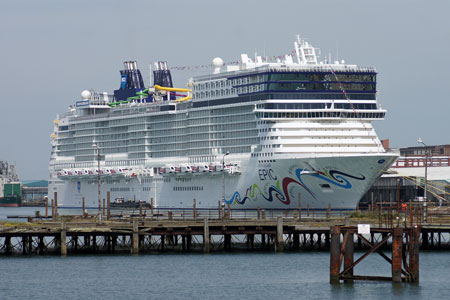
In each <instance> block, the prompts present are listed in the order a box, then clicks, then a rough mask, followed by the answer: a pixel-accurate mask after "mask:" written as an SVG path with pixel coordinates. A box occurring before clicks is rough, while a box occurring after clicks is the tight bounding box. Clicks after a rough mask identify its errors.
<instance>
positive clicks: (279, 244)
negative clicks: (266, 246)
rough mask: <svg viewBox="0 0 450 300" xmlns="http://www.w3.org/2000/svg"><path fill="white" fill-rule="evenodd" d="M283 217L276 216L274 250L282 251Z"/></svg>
mask: <svg viewBox="0 0 450 300" xmlns="http://www.w3.org/2000/svg"><path fill="white" fill-rule="evenodd" d="M283 244H284V241H283V217H282V216H278V218H277V241H276V251H277V252H283Z"/></svg>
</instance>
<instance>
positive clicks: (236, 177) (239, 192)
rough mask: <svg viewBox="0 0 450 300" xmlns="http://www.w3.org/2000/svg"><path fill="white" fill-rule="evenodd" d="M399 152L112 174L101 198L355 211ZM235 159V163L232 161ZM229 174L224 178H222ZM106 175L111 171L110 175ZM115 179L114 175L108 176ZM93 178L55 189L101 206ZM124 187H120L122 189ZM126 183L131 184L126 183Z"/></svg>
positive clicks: (74, 203) (75, 203) (67, 202)
mask: <svg viewBox="0 0 450 300" xmlns="http://www.w3.org/2000/svg"><path fill="white" fill-rule="evenodd" d="M396 157H397V156H396V155H391V154H377V155H375V154H374V155H366V156H348V157H345V156H341V157H318V158H298V159H288V158H286V159H283V158H281V159H273V160H268V161H261V160H259V161H258V160H257V159H253V158H250V159H244V158H243V159H241V160H240V163H241V170H242V172H241V173H236V174H230V173H225V174H223V173H222V172H221V171H216V172H197V173H183V172H181V173H166V174H164V175H158V176H153V177H152V176H150V175H147V176H143V177H140V178H138V177H128V178H126V177H107V178H105V180H103V182H104V183H102V185H101V193H102V195H101V197H102V198H106V193H107V192H110V195H111V201H112V202H114V201H116V200H117V199H123V200H132V201H139V200H142V201H146V202H147V203H151V201H152V200H153V202H154V203H155V206H156V207H159V208H161V209H164V208H168V209H177V208H186V207H192V203H193V199H195V200H196V205H197V208H203V209H205V208H206V209H217V206H218V202H219V201H222V185H223V187H224V188H225V195H224V197H225V202H226V204H231V205H232V206H233V208H236V209H255V208H266V209H286V208H288V209H296V208H298V206H299V203H298V199H299V194H300V195H301V205H302V207H306V206H307V205H309V207H310V208H311V209H326V208H327V207H328V205H331V208H332V209H354V208H355V207H356V205H357V203H358V202H359V200H360V199H361V197H362V196H363V195H364V194H365V193H366V191H367V190H368V189H369V188H370V186H371V185H372V184H373V182H374V181H375V180H376V178H377V177H378V176H379V175H380V174H382V172H383V171H384V170H386V169H387V168H388V167H389V166H390V165H391V163H392V162H393V160H394V159H395V158H396ZM230 163H232V162H231V161H230ZM222 175H223V176H222ZM104 176H106V175H104ZM108 178H110V179H108ZM95 183H96V181H95V180H93V179H92V178H89V177H88V178H86V179H84V178H79V179H76V180H67V181H66V182H65V184H63V185H59V186H57V189H56V190H55V191H57V192H58V194H59V195H64V197H61V199H58V202H59V201H61V202H60V203H61V204H60V206H61V207H72V208H79V207H82V199H83V198H84V199H86V207H92V208H95V207H98V200H97V199H98V187H97V184H95ZM118 186H120V188H118ZM124 186H125V187H124Z"/></svg>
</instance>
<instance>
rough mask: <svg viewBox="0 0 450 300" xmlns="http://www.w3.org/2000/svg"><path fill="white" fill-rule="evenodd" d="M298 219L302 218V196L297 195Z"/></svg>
mask: <svg viewBox="0 0 450 300" xmlns="http://www.w3.org/2000/svg"><path fill="white" fill-rule="evenodd" d="M298 218H299V219H301V218H302V194H301V193H298Z"/></svg>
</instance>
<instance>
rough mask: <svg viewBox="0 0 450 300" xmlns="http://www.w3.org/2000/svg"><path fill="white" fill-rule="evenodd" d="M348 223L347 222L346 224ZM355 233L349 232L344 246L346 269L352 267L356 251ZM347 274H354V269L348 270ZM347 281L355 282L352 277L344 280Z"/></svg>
mask: <svg viewBox="0 0 450 300" xmlns="http://www.w3.org/2000/svg"><path fill="white" fill-rule="evenodd" d="M346 223H347V222H346ZM346 225H347V224H346ZM354 243H355V241H354V234H353V232H349V234H348V238H347V243H346V244H345V248H344V270H345V269H347V268H348V267H350V266H351V265H352V264H353V252H354V247H355V245H354ZM344 275H345V276H353V269H351V270H350V271H348V272H347V273H346V274H344ZM344 282H345V283H353V280H352V279H347V280H344Z"/></svg>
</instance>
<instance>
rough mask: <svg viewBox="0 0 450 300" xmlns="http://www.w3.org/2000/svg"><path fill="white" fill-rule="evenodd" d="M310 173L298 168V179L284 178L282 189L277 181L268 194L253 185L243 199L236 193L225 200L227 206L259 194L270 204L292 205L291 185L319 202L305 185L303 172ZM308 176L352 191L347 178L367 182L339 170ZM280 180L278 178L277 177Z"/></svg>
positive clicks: (313, 173) (318, 172)
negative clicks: (276, 201)
mask: <svg viewBox="0 0 450 300" xmlns="http://www.w3.org/2000/svg"><path fill="white" fill-rule="evenodd" d="M304 171H308V170H305V169H301V168H298V169H296V170H295V175H296V177H297V178H296V179H294V178H291V177H284V178H283V179H282V180H281V188H280V180H277V182H276V185H271V186H269V187H268V190H267V194H266V193H265V192H264V191H263V190H262V189H261V188H260V187H259V185H257V184H256V183H254V184H252V185H251V186H250V187H248V188H247V189H246V190H245V195H244V196H243V197H242V196H241V194H240V193H239V192H238V191H236V192H234V193H233V196H232V197H231V198H230V199H226V198H225V203H226V204H233V205H234V204H241V205H243V204H245V202H246V201H248V200H256V198H257V196H258V194H257V191H258V192H259V196H261V197H262V198H264V199H265V200H266V201H268V202H273V200H274V199H275V198H276V199H278V201H280V202H281V203H283V204H285V205H289V204H290V203H291V198H290V196H289V186H290V185H291V184H296V185H298V186H300V187H302V188H303V189H304V190H305V191H307V192H308V193H309V194H310V195H311V196H312V197H313V198H314V199H316V200H317V196H316V195H315V194H314V192H313V191H312V190H311V189H310V188H308V186H307V185H306V184H305V183H304V181H303V179H302V175H304V174H302V172H304ZM307 174H308V176H312V177H314V178H318V179H321V180H323V181H325V182H328V183H331V184H333V185H335V186H337V187H340V188H344V189H351V188H352V184H351V183H350V181H349V180H348V179H347V178H351V179H354V180H361V181H362V180H365V179H366V177H365V176H364V175H360V176H354V175H350V174H347V173H344V172H341V171H338V170H325V171H324V172H322V171H317V170H314V171H313V172H312V173H310V171H308V173H307ZM275 178H278V177H275Z"/></svg>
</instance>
